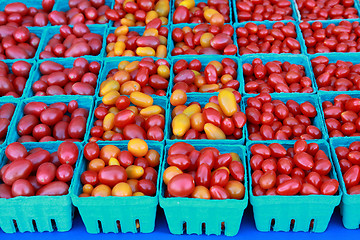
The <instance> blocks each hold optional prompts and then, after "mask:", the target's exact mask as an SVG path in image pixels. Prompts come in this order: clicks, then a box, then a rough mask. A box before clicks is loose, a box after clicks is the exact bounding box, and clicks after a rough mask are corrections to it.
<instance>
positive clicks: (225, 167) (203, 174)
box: [163, 143, 245, 199]
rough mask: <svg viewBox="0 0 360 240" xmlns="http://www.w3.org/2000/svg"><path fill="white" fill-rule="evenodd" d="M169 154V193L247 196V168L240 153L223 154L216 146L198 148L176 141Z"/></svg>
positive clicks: (195, 195)
mask: <svg viewBox="0 0 360 240" xmlns="http://www.w3.org/2000/svg"><path fill="white" fill-rule="evenodd" d="M167 154H168V157H167V160H166V161H167V164H168V165H169V166H168V167H167V168H166V169H165V171H164V174H163V181H164V183H165V184H166V185H167V192H165V197H192V198H200V199H230V198H232V199H243V197H244V195H245V187H244V185H243V183H244V176H245V169H244V166H243V164H242V162H241V161H242V160H241V159H240V158H239V155H237V154H236V153H223V154H220V152H219V150H217V149H216V148H212V147H208V148H203V149H201V150H200V151H198V150H195V148H194V147H193V146H192V145H190V144H188V143H175V144H174V145H172V146H171V147H170V148H169V150H168V153H167ZM230 178H231V179H233V180H230Z"/></svg>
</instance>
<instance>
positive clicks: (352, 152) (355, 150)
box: [335, 141, 360, 195]
mask: <svg viewBox="0 0 360 240" xmlns="http://www.w3.org/2000/svg"><path fill="white" fill-rule="evenodd" d="M335 153H336V157H337V158H338V160H339V165H340V168H341V172H342V174H343V178H344V183H345V186H346V190H347V191H348V193H349V194H351V195H352V194H359V193H360V192H359V189H360V186H359V182H360V175H359V174H360V166H359V164H360V155H359V153H360V142H358V141H355V142H352V143H351V144H350V145H349V147H337V148H335Z"/></svg>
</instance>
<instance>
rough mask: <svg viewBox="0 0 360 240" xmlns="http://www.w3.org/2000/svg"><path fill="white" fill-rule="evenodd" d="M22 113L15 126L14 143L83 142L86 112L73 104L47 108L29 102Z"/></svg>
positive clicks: (46, 106)
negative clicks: (15, 136)
mask: <svg viewBox="0 0 360 240" xmlns="http://www.w3.org/2000/svg"><path fill="white" fill-rule="evenodd" d="M22 112H23V117H21V118H20V120H19V121H18V122H17V123H16V132H17V134H18V135H19V138H18V139H17V141H18V142H21V143H23V142H49V141H57V140H62V141H64V140H71V141H75V142H81V141H82V140H83V139H84V136H85V132H86V122H87V118H88V117H89V110H88V109H86V108H81V107H79V104H78V102H77V101H75V100H72V101H70V102H69V103H67V104H66V103H63V102H56V103H53V104H50V105H48V104H46V103H44V102H29V103H27V104H26V105H25V106H24V108H23V109H22Z"/></svg>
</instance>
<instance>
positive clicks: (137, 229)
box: [135, 219, 140, 232]
mask: <svg viewBox="0 0 360 240" xmlns="http://www.w3.org/2000/svg"><path fill="white" fill-rule="evenodd" d="M135 225H136V232H140V221H139V219H136V220H135Z"/></svg>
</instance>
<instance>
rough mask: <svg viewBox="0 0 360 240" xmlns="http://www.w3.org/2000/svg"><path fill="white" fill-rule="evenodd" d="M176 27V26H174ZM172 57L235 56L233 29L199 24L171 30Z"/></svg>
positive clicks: (225, 26)
mask: <svg viewBox="0 0 360 240" xmlns="http://www.w3.org/2000/svg"><path fill="white" fill-rule="evenodd" d="M175 26H176V25H175ZM171 35H172V40H173V44H174V48H173V49H172V50H171V54H172V56H178V55H217V54H218V55H235V54H236V52H237V47H236V45H234V41H233V36H234V28H233V26H231V25H228V24H226V25H221V26H217V25H209V24H200V25H196V26H195V27H194V28H190V27H188V26H185V27H183V28H179V27H176V28H174V29H173V31H172V33H171Z"/></svg>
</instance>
